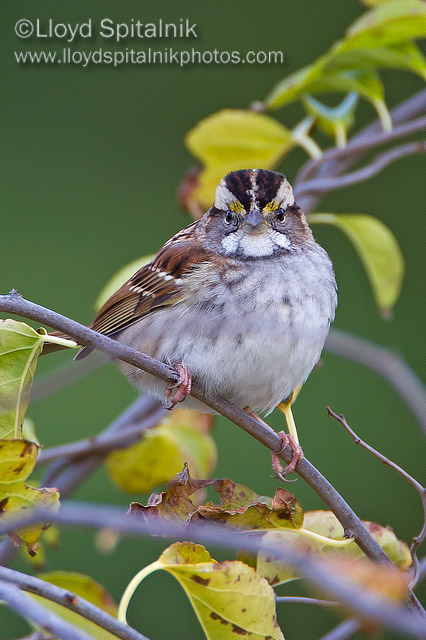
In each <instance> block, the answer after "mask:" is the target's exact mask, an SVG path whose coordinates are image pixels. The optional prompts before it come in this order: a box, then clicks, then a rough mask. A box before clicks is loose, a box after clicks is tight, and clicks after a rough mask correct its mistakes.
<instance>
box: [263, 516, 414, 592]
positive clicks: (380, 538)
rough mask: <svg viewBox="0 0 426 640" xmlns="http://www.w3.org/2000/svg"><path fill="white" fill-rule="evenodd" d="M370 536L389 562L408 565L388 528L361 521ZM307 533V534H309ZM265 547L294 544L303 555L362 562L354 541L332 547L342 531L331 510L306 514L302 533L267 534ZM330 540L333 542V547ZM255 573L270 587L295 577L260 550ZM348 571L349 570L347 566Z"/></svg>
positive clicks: (404, 550)
mask: <svg viewBox="0 0 426 640" xmlns="http://www.w3.org/2000/svg"><path fill="white" fill-rule="evenodd" d="M364 524H365V526H366V527H367V529H368V530H369V531H370V533H371V535H372V536H373V537H374V538H375V540H376V541H377V542H378V543H379V544H380V546H381V547H382V548H383V550H384V551H385V552H386V553H387V554H388V556H389V557H390V559H391V560H392V561H393V562H394V563H395V564H396V566H397V567H398V568H400V569H407V568H408V567H409V566H410V565H411V555H410V550H409V548H408V546H407V545H406V544H405V542H402V541H401V540H398V538H397V537H396V535H395V534H394V532H393V531H392V529H391V528H390V527H382V526H381V525H379V524H377V523H375V522H364ZM309 534H311V535H309ZM262 541H263V542H264V543H265V544H273V545H277V546H278V548H279V546H280V545H283V546H285V548H286V549H287V550H288V548H289V547H290V548H291V546H292V545H294V547H295V548H300V549H302V550H303V551H304V552H305V553H306V552H307V553H310V554H313V555H315V557H321V558H324V559H332V558H337V559H344V560H351V561H353V562H357V563H358V562H362V563H365V562H366V561H367V560H366V557H365V555H364V553H363V552H362V551H361V549H360V548H359V547H358V545H357V544H356V543H355V541H345V542H346V544H343V546H339V545H336V544H335V543H336V542H338V541H341V542H342V541H344V530H343V527H342V525H341V524H340V522H339V521H338V519H337V518H336V516H335V515H334V514H333V513H332V512H331V511H306V512H305V520H304V525H303V532H302V531H300V532H298V531H297V530H295V531H291V530H289V531H285V530H283V531H277V530H274V531H270V532H268V533H266V534H265V535H264V537H263V538H262ZM333 541H335V543H334V544H333ZM254 567H255V569H256V571H257V572H258V573H259V574H260V575H261V576H262V577H264V578H265V579H266V580H268V582H269V583H270V584H271V585H272V586H276V585H278V584H283V583H285V582H290V581H291V580H295V579H297V578H298V577H299V575H298V573H297V571H295V570H294V569H293V568H292V567H289V566H287V565H285V564H284V563H282V562H280V561H279V560H277V559H275V558H274V557H272V556H271V554H270V553H269V552H266V551H265V552H263V551H260V552H259V553H258V555H257V560H256V561H255V563H254ZM349 571H351V569H350V567H349Z"/></svg>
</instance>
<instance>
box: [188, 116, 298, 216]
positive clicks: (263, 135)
mask: <svg viewBox="0 0 426 640" xmlns="http://www.w3.org/2000/svg"><path fill="white" fill-rule="evenodd" d="M185 143H186V146H187V147H188V149H189V150H190V151H191V153H192V154H193V155H194V156H195V157H197V158H198V159H199V160H201V162H202V163H203V164H204V171H203V172H202V174H201V176H200V182H199V186H198V189H197V191H196V197H197V199H198V200H199V201H200V202H201V203H202V204H203V206H204V207H205V208H207V207H210V206H211V205H212V204H213V201H214V195H215V189H216V187H217V185H218V184H219V182H220V180H221V179H222V178H223V177H224V176H225V175H226V174H227V173H228V172H229V171H236V170H238V169H256V168H259V167H261V168H263V169H270V168H272V167H274V166H275V165H276V164H277V163H278V161H279V160H280V159H281V158H282V157H283V156H284V155H285V153H287V152H288V151H289V150H290V149H291V148H292V147H293V146H294V144H295V143H294V141H293V139H292V134H291V132H290V131H289V130H288V129H287V128H286V127H284V126H283V125H282V124H280V123H279V122H277V121H276V120H274V119H272V118H270V117H269V116H266V115H263V114H259V113H254V112H253V111H244V110H242V109H225V110H223V111H219V112H218V113H214V114H213V115H211V116H209V117H208V118H206V119H205V120H201V122H199V123H198V124H197V125H196V126H195V127H194V128H193V129H192V130H191V131H190V132H189V133H188V134H187V136H186V139H185Z"/></svg>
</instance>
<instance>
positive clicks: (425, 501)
mask: <svg viewBox="0 0 426 640" xmlns="http://www.w3.org/2000/svg"><path fill="white" fill-rule="evenodd" d="M327 413H328V415H329V416H331V417H332V418H334V419H335V420H337V421H338V422H340V424H341V425H342V427H343V428H344V429H345V430H346V431H347V432H348V433H349V435H350V436H351V437H352V438H353V440H354V442H355V444H359V445H360V446H361V447H362V448H363V449H366V451H369V453H372V454H373V456H375V457H376V458H378V459H379V460H380V461H381V462H383V463H384V464H386V465H387V466H388V467H391V469H394V470H395V471H396V472H397V473H399V474H400V475H401V476H402V477H403V478H405V480H407V481H408V482H409V483H410V484H411V485H412V486H413V487H414V488H415V489H416V491H417V492H418V494H419V496H420V499H421V501H422V505H423V527H422V530H421V531H420V533H419V534H418V535H417V536H415V537H414V538H413V542H412V544H411V547H410V553H411V557H412V559H413V564H414V567H415V575H414V577H413V579H412V581H411V583H410V586H411V588H413V587H414V586H415V585H416V583H417V575H416V574H417V573H418V571H417V567H418V562H417V557H416V551H417V549H418V548H419V546H420V545H421V544H422V542H423V541H424V540H425V538H426V487H423V486H422V485H421V484H420V482H418V481H417V480H416V479H415V478H413V476H411V475H410V474H409V473H408V472H407V471H405V469H403V468H402V467H400V466H399V465H398V464H396V463H395V462H393V461H392V460H390V459H389V458H387V457H386V456H384V455H383V454H382V453H380V452H379V451H377V449H375V448H374V447H372V446H371V445H369V444H367V443H366V442H365V441H364V440H362V439H361V438H360V437H359V436H358V435H357V434H356V433H355V431H354V430H353V429H352V428H351V427H350V426H349V424H348V422H347V420H346V418H345V416H344V415H343V413H341V414H340V415H338V414H337V413H335V412H334V411H333V410H332V409H331V408H330V407H327Z"/></svg>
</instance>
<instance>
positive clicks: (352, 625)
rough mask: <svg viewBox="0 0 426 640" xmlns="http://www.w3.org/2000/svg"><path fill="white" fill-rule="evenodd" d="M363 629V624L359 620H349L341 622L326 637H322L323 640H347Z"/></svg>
mask: <svg viewBox="0 0 426 640" xmlns="http://www.w3.org/2000/svg"><path fill="white" fill-rule="evenodd" d="M361 627H362V623H361V621H360V620H359V619H358V618H348V619H347V620H344V621H343V622H341V623H340V624H339V625H338V626H337V627H334V629H332V630H331V631H330V632H329V633H326V634H325V636H322V638H321V640H347V638H350V637H351V636H353V635H354V633H356V632H357V631H359V630H360V629H361Z"/></svg>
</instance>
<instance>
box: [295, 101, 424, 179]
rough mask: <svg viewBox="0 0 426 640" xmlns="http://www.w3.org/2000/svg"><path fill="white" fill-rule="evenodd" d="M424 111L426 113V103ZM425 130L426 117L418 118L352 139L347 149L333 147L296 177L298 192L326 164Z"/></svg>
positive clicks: (305, 165)
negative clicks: (299, 187) (386, 129)
mask: <svg viewBox="0 0 426 640" xmlns="http://www.w3.org/2000/svg"><path fill="white" fill-rule="evenodd" d="M424 110H425V111H426V103H425V109H424ZM424 129H426V117H425V116H423V117H421V118H417V119H416V120H411V121H410V122H404V123H403V124H400V125H399V126H396V127H394V128H393V129H391V130H390V131H378V132H377V133H373V134H372V135H369V136H366V137H364V136H361V137H360V138H359V137H358V136H356V137H355V138H352V139H351V140H350V141H349V142H348V144H347V145H346V146H345V147H332V148H331V149H327V150H326V151H324V153H323V154H322V156H321V157H319V158H315V159H313V160H309V161H308V162H306V164H304V166H303V167H302V168H301V170H300V171H299V174H298V176H297V177H296V181H295V187H296V190H297V188H298V186H299V185H302V184H303V183H305V182H307V180H308V179H309V178H310V177H311V176H312V174H313V173H314V172H315V170H316V169H319V167H320V166H321V165H323V164H325V163H328V162H331V161H332V160H334V161H336V160H340V161H342V160H346V159H348V158H349V159H350V158H351V156H353V155H355V154H359V153H365V152H367V151H369V150H370V149H374V148H375V147H378V146H380V145H382V144H386V143H387V142H392V141H393V140H398V139H399V138H405V137H406V136H409V135H412V134H413V133H418V132H419V131H423V130H424Z"/></svg>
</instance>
